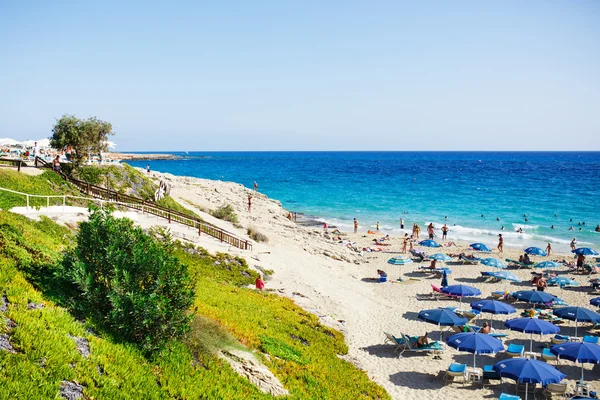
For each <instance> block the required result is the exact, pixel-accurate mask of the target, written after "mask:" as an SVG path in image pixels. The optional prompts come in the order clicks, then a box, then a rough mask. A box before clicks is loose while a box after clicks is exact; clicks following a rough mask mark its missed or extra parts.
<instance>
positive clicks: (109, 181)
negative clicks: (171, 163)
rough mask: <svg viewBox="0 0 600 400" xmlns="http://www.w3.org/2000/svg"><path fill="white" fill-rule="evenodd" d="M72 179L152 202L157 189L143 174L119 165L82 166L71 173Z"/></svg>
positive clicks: (127, 166) (128, 166)
mask: <svg viewBox="0 0 600 400" xmlns="http://www.w3.org/2000/svg"><path fill="white" fill-rule="evenodd" d="M73 177H74V178H77V179H80V180H82V181H85V182H88V183H90V184H92V185H97V186H103V187H107V186H108V188H110V189H112V190H115V191H117V192H119V193H123V194H128V195H131V196H135V197H139V198H142V199H144V200H154V191H155V190H156V189H157V185H155V184H154V183H153V182H152V181H151V180H150V179H148V178H147V177H146V176H144V174H142V173H141V172H139V171H138V170H136V169H135V168H133V167H131V166H130V165H127V164H124V163H123V164H120V165H100V166H96V165H84V166H82V167H80V168H79V169H78V170H76V171H74V172H73Z"/></svg>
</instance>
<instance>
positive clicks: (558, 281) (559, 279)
mask: <svg viewBox="0 0 600 400" xmlns="http://www.w3.org/2000/svg"><path fill="white" fill-rule="evenodd" d="M548 285H551V286H552V285H558V286H560V287H561V288H562V287H564V286H579V283H577V281H574V280H573V279H571V278H568V277H566V276H555V277H554V278H550V279H548Z"/></svg>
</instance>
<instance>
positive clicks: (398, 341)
mask: <svg viewBox="0 0 600 400" xmlns="http://www.w3.org/2000/svg"><path fill="white" fill-rule="evenodd" d="M383 333H384V334H385V340H384V341H383V344H392V345H394V346H396V347H395V348H394V352H396V351H398V350H399V349H400V348H401V347H402V346H404V339H402V338H401V337H399V338H397V337H396V336H394V335H392V334H391V333H388V332H383ZM415 340H416V339H415Z"/></svg>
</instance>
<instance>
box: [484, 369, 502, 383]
mask: <svg viewBox="0 0 600 400" xmlns="http://www.w3.org/2000/svg"><path fill="white" fill-rule="evenodd" d="M490 381H502V376H500V372H498V371H496V370H494V366H493V365H484V366H483V385H484V386H485V385H486V382H487V384H488V385H489V384H490Z"/></svg>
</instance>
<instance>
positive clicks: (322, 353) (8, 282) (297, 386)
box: [0, 177, 389, 399]
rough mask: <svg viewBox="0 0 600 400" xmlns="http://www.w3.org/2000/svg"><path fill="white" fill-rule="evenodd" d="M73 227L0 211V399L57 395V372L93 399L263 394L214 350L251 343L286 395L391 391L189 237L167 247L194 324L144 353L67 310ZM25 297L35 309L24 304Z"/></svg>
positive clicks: (236, 266) (296, 313)
mask: <svg viewBox="0 0 600 400" xmlns="http://www.w3.org/2000/svg"><path fill="white" fill-rule="evenodd" d="M29 178H35V177H29ZM36 182H37V181H36ZM37 183H40V182H37ZM28 187H29V188H30V189H31V187H32V186H28ZM19 189H21V190H22V188H19ZM72 236H73V233H72V232H71V231H70V230H69V229H67V228H64V227H61V226H58V225H56V224H55V223H54V222H53V221H51V220H49V219H42V220H41V221H39V222H32V221H30V220H28V219H27V218H25V217H22V216H19V215H15V214H12V213H9V212H7V211H0V294H1V293H6V296H7V298H8V301H9V302H10V305H9V307H8V311H7V312H5V313H0V317H7V318H10V319H11V320H12V321H14V322H15V323H16V324H17V326H16V327H14V328H12V329H11V330H10V331H8V330H7V328H6V327H5V326H4V324H0V331H1V333H6V332H8V335H9V339H10V342H11V343H12V345H13V346H14V348H15V349H16V350H17V354H12V353H7V352H4V351H0V371H1V372H2V373H0V398H32V399H33V398H53V397H57V394H58V391H59V387H60V382H61V381H62V380H67V381H76V382H78V383H80V384H82V385H83V386H84V387H85V389H84V393H85V395H86V398H94V399H139V398H144V399H167V398H169V399H172V398H177V399H270V398H272V396H270V395H266V394H263V393H262V392H260V391H259V390H258V389H257V388H256V387H255V386H253V385H252V384H250V383H249V382H248V381H247V380H246V379H245V378H243V377H241V376H239V375H237V374H236V373H235V372H234V371H233V370H232V369H231V367H230V366H229V365H228V364H227V363H226V362H225V361H223V360H222V359H220V358H219V357H218V356H217V354H218V353H219V351H220V350H222V349H227V348H238V349H243V348H247V349H249V350H251V351H254V352H256V353H255V354H256V355H257V357H258V358H259V359H262V360H263V362H264V363H265V365H266V366H267V367H268V368H269V369H270V370H271V371H272V372H273V373H274V374H275V375H276V376H277V377H278V378H279V380H280V381H281V382H282V383H283V385H284V387H285V388H286V389H288V390H289V391H290V395H289V396H288V397H289V398H290V399H340V398H352V399H363V398H364V399H367V398H369V399H388V398H389V396H388V394H387V393H386V392H385V391H384V390H383V389H382V388H381V387H379V386H377V385H376V384H375V383H373V382H372V381H370V380H369V379H368V377H367V376H366V374H365V373H364V372H362V371H360V370H358V369H357V368H356V367H354V366H353V365H351V364H349V363H348V362H346V361H344V360H342V359H340V358H339V357H338V356H339V355H342V354H346V353H347V351H348V349H347V346H346V344H345V343H344V339H343V336H342V334H341V333H340V332H338V331H336V330H333V329H330V328H327V327H325V326H323V325H321V324H320V323H319V321H318V319H317V317H315V316H314V315H312V314H310V313H308V312H306V311H304V310H302V309H301V308H300V307H298V306H296V305H295V304H294V302H293V301H291V300H290V299H287V298H283V297H280V296H277V295H275V294H272V293H268V292H262V291H256V290H253V289H248V288H247V286H249V285H253V283H254V279H255V278H256V276H257V274H256V272H254V271H252V270H249V269H248V266H247V264H246V263H245V261H244V260H243V259H241V258H237V257H234V256H231V255H229V254H217V255H214V256H213V255H210V254H208V253H207V252H206V251H205V250H203V249H199V248H195V247H193V246H191V245H183V244H177V246H176V247H177V249H176V254H177V257H178V258H179V259H180V260H181V261H182V262H184V263H186V264H188V267H189V269H190V271H191V273H192V274H193V276H194V279H195V280H196V282H197V285H196V298H195V303H194V310H195V317H194V319H193V321H192V329H191V331H190V332H189V333H188V334H187V336H186V337H185V338H184V339H183V340H181V341H176V342H171V343H170V344H169V345H168V346H167V347H166V348H165V349H164V350H162V351H161V352H159V353H158V354H156V355H155V356H154V357H153V358H151V359H149V358H144V356H143V355H142V354H141V353H140V352H139V351H138V350H137V349H136V348H135V347H134V346H133V345H129V344H127V343H122V342H119V341H117V340H115V339H114V338H112V337H111V336H108V335H105V334H102V332H103V331H102V329H101V327H97V326H93V325H91V324H90V323H89V322H86V321H84V320H81V321H79V320H77V319H76V317H75V316H74V315H72V314H71V312H70V311H69V310H70V305H69V304H68V303H67V302H65V301H64V298H66V296H65V293H64V288H63V286H61V282H59V281H57V280H56V278H54V271H55V268H56V265H57V263H58V262H59V261H60V259H61V257H62V254H63V251H65V250H67V249H69V248H70V247H71V246H72V243H71V238H72ZM30 302H35V303H43V304H44V305H45V307H44V308H42V309H40V310H29V309H28V308H27V305H28V303H30ZM0 319H1V318H0ZM88 328H91V329H92V330H93V331H95V332H99V333H100V335H99V336H96V334H94V333H92V332H93V331H89V330H88ZM68 335H72V336H78V337H84V338H86V339H87V340H88V341H89V346H90V350H91V355H90V356H89V357H87V358H84V357H83V356H82V355H81V354H79V352H78V351H77V348H76V345H75V343H74V341H73V340H71V339H70V338H69V337H68Z"/></svg>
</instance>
